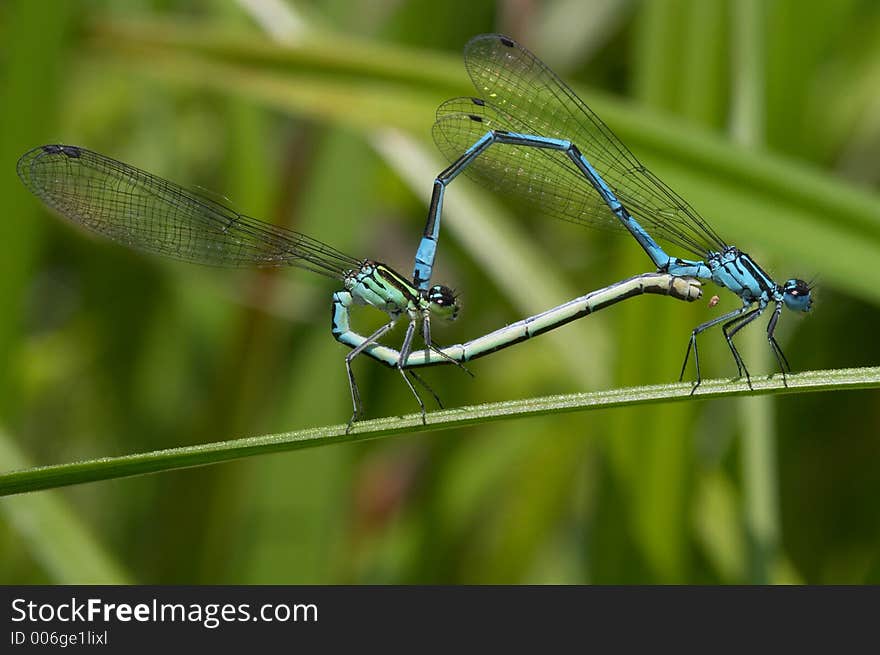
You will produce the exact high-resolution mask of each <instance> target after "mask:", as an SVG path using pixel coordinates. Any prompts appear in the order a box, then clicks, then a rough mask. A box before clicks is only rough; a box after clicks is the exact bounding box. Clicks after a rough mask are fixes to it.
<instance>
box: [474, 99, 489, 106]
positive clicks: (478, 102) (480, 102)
mask: <svg viewBox="0 0 880 655" xmlns="http://www.w3.org/2000/svg"><path fill="white" fill-rule="evenodd" d="M471 102H472V103H474V104H475V105H479V106H480V107H482V106H483V105H485V104H486V101H485V100H483V99H482V98H471Z"/></svg>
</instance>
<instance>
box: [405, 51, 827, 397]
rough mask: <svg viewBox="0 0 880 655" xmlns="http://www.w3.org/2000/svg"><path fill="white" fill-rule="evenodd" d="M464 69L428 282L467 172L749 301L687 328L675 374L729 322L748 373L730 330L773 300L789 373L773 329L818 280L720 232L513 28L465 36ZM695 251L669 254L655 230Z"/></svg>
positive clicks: (443, 140) (440, 136) (420, 264)
mask: <svg viewBox="0 0 880 655" xmlns="http://www.w3.org/2000/svg"><path fill="white" fill-rule="evenodd" d="M464 61H465V68H466V69H467V72H468V74H469V75H470V78H471V80H472V81H473V83H474V86H475V87H476V89H477V92H478V93H479V94H480V97H478V98H467V97H465V98H453V99H452V100H448V101H447V102H445V103H443V104H442V105H441V106H440V108H439V109H438V110H437V121H436V122H435V123H434V140H435V141H436V143H437V145H438V147H439V148H440V150H441V151H443V153H444V154H445V155H446V156H447V158H448V159H449V161H450V162H452V164H451V165H450V166H449V167H448V168H447V169H446V170H444V171H443V172H442V173H440V175H438V176H437V178H436V180H435V181H434V192H433V196H432V198H431V205H430V210H429V213H428V221H427V224H426V226H425V231H424V236H423V238H422V241H421V243H420V245H419V249H418V253H417V256H416V264H415V270H414V273H413V278H414V282H415V285H416V287H417V288H419V289H422V290H423V289H426V288H428V285H429V284H430V279H431V273H432V269H433V265H434V257H435V255H436V250H437V240H438V238H439V235H440V218H441V214H442V210H443V196H444V192H445V190H446V186H447V185H448V184H449V183H450V182H451V181H452V180H453V179H455V177H456V176H457V175H458V174H459V173H461V172H465V173H466V174H467V175H469V176H470V177H473V178H474V179H476V180H477V181H479V182H481V183H482V184H485V185H486V186H488V187H489V188H491V189H493V190H496V191H499V192H500V193H502V194H504V195H505V196H508V197H512V198H516V199H518V200H522V201H524V202H525V203H526V204H527V205H528V206H530V207H531V208H533V209H535V210H537V211H538V212H541V213H544V214H546V215H550V216H554V217H556V218H560V219H562V220H565V221H570V222H572V223H577V224H580V225H589V226H591V227H598V228H608V229H615V230H627V231H628V232H629V233H630V234H631V235H632V236H633V237H634V238H635V240H636V241H637V242H638V243H639V245H640V246H641V247H642V248H643V249H644V250H645V252H646V253H647V254H648V256H649V257H650V258H651V261H652V262H653V263H654V265H655V266H656V267H657V270H658V271H659V272H661V273H671V274H672V275H676V276H693V277H696V278H702V279H705V280H712V281H713V282H715V283H716V284H718V285H720V286H721V287H724V288H725V289H728V290H730V291H732V292H733V293H735V294H736V295H737V296H739V298H740V300H741V301H742V305H741V306H740V307H739V308H737V309H735V310H733V311H731V312H728V313H726V314H724V315H723V316H718V317H716V318H714V319H712V320H710V321H707V322H705V323H703V324H701V325H698V326H697V327H695V328H694V329H693V331H692V332H691V336H690V339H689V341H688V347H687V350H686V352H685V358H684V363H683V364H682V367H681V375H680V376H679V379H683V378H684V373H685V369H686V367H687V362H688V357H689V356H690V353H691V350H693V353H694V360H695V364H696V372H697V379H696V382H695V383H694V385H693V388H692V391H691V392H692V393H693V391H694V390H696V388H697V386H699V384H700V380H701V377H700V360H699V355H698V352H697V335H698V334H700V333H701V332H703V331H704V330H706V329H708V328H710V327H712V326H714V325H718V324H719V323H720V324H723V325H722V332H723V333H724V337H725V339H726V340H727V345H728V346H729V348H730V352H731V353H732V354H733V359H734V361H735V362H736V367H737V371H738V374H739V376H740V377H742V376H743V375H745V377H746V380H747V382H748V384H749V386H750V387H751V378H750V377H749V372H748V369H747V368H746V366H745V364H744V362H743V359H742V357H741V356H740V354H739V351H738V350H737V349H736V346H735V345H734V343H733V336H734V335H735V334H736V333H737V332H739V331H740V330H741V329H742V328H744V327H745V326H746V325H748V324H749V323H751V322H752V321H754V320H755V319H757V318H758V317H759V316H760V315H761V314H762V313H763V312H764V310H765V309H767V307H768V306H769V305H770V304H773V305H774V307H773V314H772V316H771V317H770V321H769V322H768V324H767V340H768V342H769V344H770V347H771V349H772V351H773V354H774V356H775V357H776V361H777V363H778V365H779V368H780V369H781V370H782V379H783V382H785V373H786V371H789V372H790V371H791V367H790V366H789V364H788V360H787V359H786V357H785V354H784V353H783V352H782V349H781V348H780V347H779V344H778V343H777V341H776V338H775V336H774V333H775V331H776V325H777V321H778V320H779V316H780V313H781V312H782V307H783V306H786V307H788V308H789V309H791V310H795V311H800V312H808V311H810V307H811V305H812V300H811V287H810V285H809V284H807V283H806V282H804V281H803V280H800V279H790V280H787V281H786V282H785V283H784V284H777V283H776V282H774V281H773V279H772V278H771V277H770V276H769V275H768V274H767V273H766V272H764V270H763V269H761V267H760V266H758V264H757V263H756V262H755V261H754V260H753V259H752V258H751V257H749V256H748V255H747V254H746V253H744V252H742V251H741V250H739V249H738V248H737V247H736V246H732V245H730V244H728V243H727V242H726V241H724V240H723V239H721V237H720V236H718V234H717V233H716V232H715V230H713V229H712V228H711V227H710V225H709V224H708V223H707V222H706V221H705V220H704V219H703V218H702V217H701V216H700V215H699V214H698V213H697V211H696V210H695V209H694V208H693V207H691V206H690V205H689V204H688V203H687V202H686V201H685V200H684V199H683V198H681V196H679V195H678V194H677V193H675V192H674V191H673V190H672V189H670V188H669V187H668V186H666V185H665V184H664V183H663V182H661V181H660V180H659V179H658V178H657V177H656V176H655V175H654V174H653V173H651V171H649V170H648V169H647V168H646V167H645V166H644V165H643V164H642V163H641V162H640V161H639V160H638V159H636V157H635V155H633V154H632V153H631V152H630V151H629V149H628V148H627V147H626V146H625V145H624V144H623V143H622V142H621V141H620V139H618V138H617V136H615V134H614V133H613V132H612V131H611V130H610V129H609V128H608V126H607V125H605V123H603V122H602V121H601V120H600V119H599V117H598V116H596V114H595V113H593V111H592V110H591V109H590V108H589V107H588V106H587V105H586V103H584V101H583V100H581V99H580V98H579V97H578V96H577V95H576V94H575V92H574V91H572V89H571V88H570V87H569V86H568V85H566V84H565V83H564V82H563V81H562V80H560V79H559V77H557V76H556V74H555V73H553V71H551V70H550V69H549V68H548V67H547V66H546V65H545V64H544V63H543V62H541V61H540V60H539V59H538V58H537V57H535V56H534V55H533V54H532V53H531V52H529V51H528V50H526V49H525V48H523V47H522V46H521V45H520V44H518V43H517V42H516V41H514V40H513V39H510V38H508V37H506V36H502V35H500V34H483V35H480V36H477V37H474V38H473V39H471V40H470V41H469V42H468V44H467V45H466V46H465V52H464ZM655 238H656V239H659V240H661V241H666V242H667V243H670V244H672V245H675V246H677V247H679V248H681V249H682V250H684V251H686V252H688V253H690V254H692V255H694V256H696V257H697V258H698V259H682V258H679V257H674V256H671V255H669V254H667V253H666V251H665V250H663V248H662V247H661V246H660V245H659V244H658V243H657V241H655Z"/></svg>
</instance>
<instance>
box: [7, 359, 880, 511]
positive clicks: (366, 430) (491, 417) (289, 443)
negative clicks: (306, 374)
mask: <svg viewBox="0 0 880 655" xmlns="http://www.w3.org/2000/svg"><path fill="white" fill-rule="evenodd" d="M753 386H754V389H753V390H751V391H750V390H749V389H748V387H747V386H746V385H745V384H744V383H742V382H730V381H727V380H706V381H704V382H703V384H702V386H701V387H700V388H699V390H698V391H697V393H696V394H695V395H694V396H691V385H690V383H676V384H661V385H651V386H644V387H629V388H624V389H612V390H609V391H599V392H592V393H576V394H567V395H561V396H546V397H542V398H529V399H526V400H514V401H509V402H501V403H491V404H486V405H475V406H472V407H462V408H459V409H448V410H443V411H439V412H432V413H430V414H428V417H427V423H426V424H424V425H423V424H422V422H421V417H420V416H419V415H418V414H410V415H408V416H400V417H388V418H381V419H374V420H370V421H363V422H360V423H357V424H355V426H354V427H353V428H352V430H351V432H350V433H346V430H345V425H342V424H340V425H331V426H324V427H319V428H311V429H308V430H299V431H296V432H284V433H281V434H270V435H264V436H260V437H246V438H244V439H234V440H231V441H218V442H214V443H208V444H201V445H197V446H184V447H181V448H168V449H165V450H156V451H153V452H147V453H137V454H134V455H124V456H121V457H103V458H100V459H94V460H88V461H82V462H73V463H70V464H57V465H52V466H42V467H38V468H32V469H26V470H23V471H11V472H8V473H4V474H2V475H0V496H6V495H10V494H17V493H24V492H28V491H37V490H39V489H51V488H54V487H63V486H67V485H72V484H81V483H83V482H94V481H97V480H110V479H115V478H124V477H130V476H134V475H143V474H146V473H158V472H160V471H171V470H174V469H182V468H189V467H193V466H205V465H207V464H216V463H219V462H228V461H232V460H235V459H240V458H242V457H251V456H253V455H264V454H267V453H274V452H285V451H290V450H300V449H303V448H313V447H315V446H326V445H330V444H335V443H345V442H355V441H368V440H371V439H378V438H380V437H389V436H393V435H395V434H401V433H404V432H406V433H412V432H427V431H432V430H442V429H448V428H453V427H462V426H466V425H473V424H475V423H487V422H490V421H500V420H504V419H512V418H526V417H531V416H542V415H545V414H558V413H563V412H574V411H582V410H590V409H604V408H611V407H628V406H634V405H643V404H647V403H658V402H672V401H686V400H694V399H704V398H719V397H724V396H747V395H765V394H783V393H795V392H806V391H831V390H837V391H842V390H847V389H870V388H878V387H880V367H874V368H856V369H836V370H831V371H809V372H805V373H799V374H797V375H790V376H788V386H783V383H782V378H781V377H778V376H777V377H774V378H769V379H764V380H757V379H756V380H753Z"/></svg>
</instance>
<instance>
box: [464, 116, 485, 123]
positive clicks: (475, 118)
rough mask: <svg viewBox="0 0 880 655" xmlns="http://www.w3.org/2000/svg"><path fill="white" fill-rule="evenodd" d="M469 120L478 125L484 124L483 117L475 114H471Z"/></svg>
mask: <svg viewBox="0 0 880 655" xmlns="http://www.w3.org/2000/svg"><path fill="white" fill-rule="evenodd" d="M468 118H470V119H471V120H472V121H475V122H477V123H482V122H483V117H482V116H474V115H473V114H470V115H469V116H468Z"/></svg>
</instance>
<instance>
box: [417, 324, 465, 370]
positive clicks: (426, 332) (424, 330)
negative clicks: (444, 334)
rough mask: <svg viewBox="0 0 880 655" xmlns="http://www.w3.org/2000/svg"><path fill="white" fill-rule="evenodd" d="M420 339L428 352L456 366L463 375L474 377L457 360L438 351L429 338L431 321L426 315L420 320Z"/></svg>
mask: <svg viewBox="0 0 880 655" xmlns="http://www.w3.org/2000/svg"><path fill="white" fill-rule="evenodd" d="M422 338H423V339H424V340H425V348H427V349H428V350H433V351H434V352H435V353H437V354H438V355H440V356H441V357H442V358H443V359H445V360H446V361H448V362H451V363H453V364H455V365H456V366H458V368H460V369H461V370H462V371H464V372H465V373H467V374H468V375H470V376H471V377H475V376H474V374H473V373H471V371H470V369H469V368H468V367H467V366H465V365H464V364H463V363H461V362H460V361H458V360H457V359H454V358H452V357H450V356H449V355H447V354H446V353H445V352H443V351H442V350H440V349H439V348H438V347H437V346H436V345H435V344H434V340H433V339H432V338H431V321H430V319H429V318H428V316H427V315H425V317H424V318H423V319H422Z"/></svg>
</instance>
